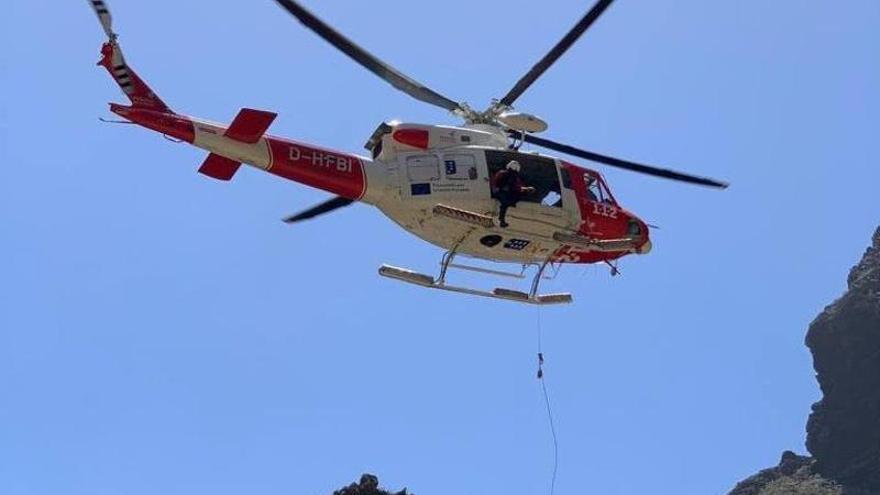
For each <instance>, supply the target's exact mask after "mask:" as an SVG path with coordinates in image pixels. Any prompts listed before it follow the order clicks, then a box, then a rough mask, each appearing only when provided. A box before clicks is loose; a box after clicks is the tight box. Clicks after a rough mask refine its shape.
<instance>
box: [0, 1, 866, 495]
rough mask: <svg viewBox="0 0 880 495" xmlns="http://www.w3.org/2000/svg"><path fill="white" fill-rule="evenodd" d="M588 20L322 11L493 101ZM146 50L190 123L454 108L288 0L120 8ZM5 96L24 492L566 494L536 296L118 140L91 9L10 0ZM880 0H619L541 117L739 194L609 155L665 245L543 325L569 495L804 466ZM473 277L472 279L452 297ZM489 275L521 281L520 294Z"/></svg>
mask: <svg viewBox="0 0 880 495" xmlns="http://www.w3.org/2000/svg"><path fill="white" fill-rule="evenodd" d="M587 4H588V2H577V1H569V0H566V1H556V2H543V3H542V4H540V5H537V4H535V3H534V2H528V1H525V0H511V1H507V2H496V1H484V2H472V1H465V0H446V1H444V2H441V3H432V4H416V3H413V2H406V1H403V0H376V1H373V2H343V1H341V0H333V1H330V0H328V1H325V2H317V1H311V2H308V3H307V5H308V6H309V7H311V8H312V9H313V10H314V11H315V12H316V13H318V14H319V15H320V16H322V17H323V18H325V19H326V20H328V21H330V22H331V23H332V24H334V25H335V26H337V27H338V28H339V29H341V30H343V31H344V32H346V33H347V34H349V35H350V36H351V37H352V38H353V39H355V40H357V41H358V42H360V43H361V44H363V45H364V46H365V47H367V48H369V49H370V50H372V51H374V52H375V53H377V54H379V55H380V56H381V57H383V58H384V59H386V60H388V61H389V62H391V63H392V64H394V65H395V66H397V67H398V68H400V69H402V70H403V71H405V72H407V73H409V74H410V75H412V76H414V77H416V78H417V79H419V80H422V81H424V82H426V83H427V84H429V85H430V86H432V87H433V88H435V89H437V90H439V91H440V92H442V93H444V94H446V95H448V96H450V97H452V98H454V99H461V100H465V101H468V102H470V103H471V104H472V105H474V106H478V107H482V106H483V105H485V104H486V103H487V102H488V100H489V98H491V97H493V96H494V97H498V96H501V95H502V94H503V93H504V92H506V91H507V89H508V88H510V87H511V86H512V85H513V84H514V82H515V81H516V80H517V78H519V77H520V76H521V74H522V73H524V72H525V71H526V70H527V69H528V68H529V67H530V66H531V64H533V63H534V62H535V61H536V60H537V59H538V58H539V57H540V56H541V55H542V54H543V53H544V52H545V51H546V50H547V49H548V48H549V47H550V46H552V44H553V43H555V42H556V41H557V40H558V38H559V37H560V36H561V35H562V34H563V33H564V32H565V30H567V29H568V28H569V27H570V26H571V25H572V24H573V23H574V22H575V20H576V19H577V18H578V17H579V16H580V15H582V13H583V11H584V10H585V9H586V8H587ZM110 7H111V9H112V11H113V13H114V16H115V21H116V30H117V31H118V32H119V33H120V35H121V42H122V44H123V47H124V49H125V53H126V56H127V58H128V61H129V63H130V64H131V65H132V66H134V67H135V69H136V70H137V71H138V72H139V73H140V74H141V75H142V76H143V77H144V78H145V79H146V80H147V81H148V82H149V83H150V84H151V85H152V86H153V87H154V89H155V90H156V91H157V92H158V93H159V94H160V95H161V96H162V98H163V99H164V100H165V101H166V102H168V103H169V105H170V106H171V107H172V108H174V109H175V110H178V111H180V112H182V113H186V114H190V115H196V116H200V117H204V118H208V119H212V120H217V121H225V120H229V119H231V118H232V117H233V116H234V115H235V114H236V112H237V111H238V109H239V108H240V107H242V106H248V107H253V108H263V109H268V110H273V111H277V112H278V113H279V117H278V119H277V120H276V122H275V124H274V125H273V127H272V130H271V131H272V132H273V133H275V134H279V135H286V136H289V137H293V138H298V139H302V140H306V141H311V142H314V143H317V144H323V145H326V146H332V147H335V148H337V149H341V150H347V151H353V152H360V151H361V146H362V144H363V142H364V141H365V140H366V138H367V137H368V136H369V134H370V133H371V132H372V131H373V129H374V128H375V126H376V125H377V124H378V123H379V122H380V121H382V120H384V119H391V118H399V119H402V120H406V121H413V122H440V123H455V120H453V119H452V118H451V117H449V116H447V115H444V114H443V112H441V111H437V110H436V109H435V108H432V107H429V106H427V105H423V104H420V103H418V102H415V101H414V100H411V99H409V98H407V97H406V96H405V95H402V94H399V93H397V92H396V91H394V90H393V89H391V88H390V87H389V86H387V85H386V84H385V83H383V82H381V81H379V80H377V79H375V78H374V76H372V75H371V74H369V73H367V72H366V71H364V70H363V69H361V68H360V67H358V66H356V65H354V64H353V63H351V62H349V61H348V59H346V58H345V57H344V56H342V55H341V54H339V53H337V52H335V51H334V50H333V49H332V48H330V47H329V46H328V45H327V44H326V43H324V42H323V41H321V40H319V39H318V38H317V37H316V36H314V35H313V34H312V33H311V32H308V31H306V30H305V29H304V28H303V27H301V26H300V25H299V24H297V23H295V22H294V21H292V20H291V19H289V18H288V16H287V14H285V13H284V12H282V11H281V9H280V8H278V7H277V6H276V5H275V4H274V2H272V1H269V0H264V1H259V2H210V3H209V2H204V1H189V2H172V1H169V0H157V1H155V2H132V1H129V0H115V1H112V2H111V3H110ZM2 23H3V28H2V30H0V32H2V36H3V38H4V39H3V41H4V46H5V47H6V48H5V50H4V52H3V55H2V59H0V60H2V65H0V68H2V92H0V101H2V106H0V159H2V164H3V165H2V168H0V171H2V172H0V173H2V175H0V222H2V227H3V228H2V243H0V277H2V278H0V280H2V283H0V398H2V399H0V492H2V493H4V494H9V495H34V494H36V495H41V494H46V495H48V494H53V495H57V494H90V495H95V494H116V493H128V494H133V495H136V494H153V493H165V494H191V493H214V494H227V493H228V494H238V493H244V492H248V493H261V494H276V493H277V494H291V493H307V494H316V495H320V494H327V493H330V492H331V491H332V490H333V489H335V488H338V487H340V486H342V485H344V484H346V483H348V482H350V481H351V480H353V479H356V478H357V477H358V476H359V475H360V473H362V472H365V471H369V472H374V473H376V474H378V475H379V476H380V479H381V480H382V481H383V483H384V484H386V485H388V486H390V487H402V486H408V487H410V488H411V489H412V490H414V491H416V493H418V494H420V495H430V494H439V493H449V492H450V490H452V489H454V490H456V492H461V493H475V494H476V493H512V494H526V493H528V494H532V493H546V490H547V488H548V484H549V476H550V472H551V468H552V446H551V443H550V438H549V433H548V431H547V424H546V418H545V415H544V414H545V413H544V409H543V408H544V406H543V402H542V399H541V395H540V387H539V383H538V382H537V381H536V380H535V377H534V373H535V346H536V343H535V336H536V321H537V311H536V309H535V308H532V307H521V306H518V305H514V304H512V303H507V302H504V301H491V300H490V301H487V300H482V299H479V300H478V299H473V298H468V297H464V296H459V295H454V294H442V293H436V292H433V291H426V290H421V289H418V288H415V287H412V286H406V285H402V284H397V283H394V282H392V281H389V280H386V279H381V278H380V277H378V276H377V274H376V268H377V267H378V266H379V265H380V264H381V263H384V262H390V263H392V264H398V265H402V266H410V267H414V268H416V269H420V270H424V271H430V270H432V269H433V268H434V267H435V266H436V262H437V260H438V259H439V256H440V252H439V250H438V249H437V248H434V247H432V246H430V245H427V244H425V243H423V242H421V241H419V240H418V239H416V238H414V237H412V236H410V235H409V234H407V233H406V232H403V231H401V230H400V229H399V228H398V227H397V226H395V225H394V224H393V223H392V222H390V221H389V220H387V219H385V218H384V217H383V216H382V215H381V214H380V213H379V212H378V211H376V210H372V209H370V208H368V207H364V206H354V207H351V208H348V209H346V210H343V211H340V212H338V213H336V214H334V215H328V216H326V217H323V218H322V219H321V220H320V221H314V222H311V223H304V224H301V225H299V226H296V227H289V226H286V225H284V224H283V223H281V222H280V221H279V219H280V218H282V217H283V216H285V215H286V214H289V213H291V212H296V211H298V210H299V209H301V208H303V207H307V206H309V205H311V204H313V203H315V202H318V201H321V200H323V199H324V198H325V197H326V195H325V194H324V193H322V192H320V191H315V190H311V189H308V188H306V187H304V186H300V185H298V184H294V183H290V182H285V181H283V180H281V179H279V178H276V177H273V176H269V175H266V174H262V173H260V172H258V171H256V170H252V169H247V170H243V171H242V173H239V174H238V176H236V178H235V180H234V181H233V182H232V183H230V184H224V183H220V182H216V181H211V180H210V179H207V178H205V177H202V176H200V175H199V174H197V173H196V172H195V171H196V169H197V168H198V165H199V164H200V163H201V161H202V159H203V156H204V153H203V152H201V151H199V150H196V149H192V148H187V147H186V146H184V145H175V144H172V143H169V142H167V141H165V140H163V139H162V138H161V136H159V135H156V134H154V133H150V132H148V131H146V130H142V129H138V128H135V127H133V126H114V125H109V124H102V123H100V122H99V121H98V117H101V116H107V114H108V112H107V111H106V106H105V105H106V102H108V101H124V100H123V96H122V95H121V94H120V92H119V91H118V89H117V88H116V87H115V86H114V85H113V83H112V81H111V80H110V79H109V78H108V76H107V74H106V73H105V72H104V71H103V70H102V69H100V68H98V67H95V66H94V62H95V61H96V60H97V58H98V49H99V47H100V44H101V42H102V41H103V39H102V38H103V34H102V32H101V30H100V28H99V26H98V24H97V22H96V20H95V19H94V17H93V14H92V12H91V10H90V9H89V7H88V5H87V4H86V2H49V1H46V0H36V1H32V2H13V3H12V4H11V5H9V6H8V7H7V9H6V15H4V16H3V21H2ZM878 24H880V4H878V3H877V2H876V1H873V0H850V1H848V2H843V3H839V4H835V5H831V4H828V3H827V2H820V1H817V0H801V1H794V0H780V1H775V2H763V1H756V0H749V1H744V2H732V1H726V2H704V1H699V0H678V1H676V0H663V1H653V2H635V1H627V0H620V1H619V2H617V3H616V4H615V5H614V6H613V7H612V8H611V9H610V10H609V11H608V12H607V13H606V14H605V16H603V18H602V19H601V21H600V22H599V23H598V24H597V25H596V26H595V28H594V29H592V30H591V31H590V32H589V33H588V34H587V35H586V36H585V37H584V39H582V40H581V41H580V42H579V43H578V44H577V45H576V46H575V47H574V48H573V49H572V50H570V51H569V53H568V54H566V55H565V57H564V58H563V59H562V60H561V61H560V62H559V63H558V64H557V65H556V66H554V67H553V68H552V69H551V70H550V71H549V72H548V73H547V74H546V75H545V77H544V78H542V79H541V80H540V81H539V82H538V83H537V84H535V85H534V86H533V87H532V88H531V89H530V90H529V92H527V93H526V94H525V95H524V96H523V97H522V98H521V99H520V100H519V102H518V103H519V105H518V107H519V109H521V110H527V111H532V112H535V113H537V114H539V115H541V116H542V117H544V118H545V119H546V120H548V121H549V122H550V124H551V128H550V130H549V131H548V132H547V136H548V137H550V138H552V139H556V140H560V141H566V142H571V143H572V144H578V145H582V146H584V147H586V148H589V149H594V150H596V151H599V152H605V153H609V154H616V155H619V156H621V157H625V158H631V159H635V160H643V161H647V162H653V163H658V164H665V165H668V166H672V167H675V168H681V169H684V170H688V171H691V172H694V173H698V174H705V175H711V176H716V177H720V178H725V179H727V180H729V181H731V182H732V184H733V185H732V186H731V188H730V189H729V190H728V191H725V192H717V191H710V190H705V189H700V188H694V187H688V186H683V185H679V184H675V183H670V182H666V181H662V180H655V179H651V178H647V177H641V176H637V175H633V174H628V173H625V172H618V171H614V170H604V172H606V176H607V178H608V180H609V181H610V183H611V187H612V188H613V191H614V193H615V195H616V197H617V198H618V200H620V201H621V202H622V203H623V204H624V205H625V206H626V207H628V208H629V209H631V210H633V211H634V212H636V213H638V214H639V215H640V216H642V217H643V218H645V219H646V220H649V221H651V222H652V223H656V224H659V225H661V226H662V229H661V230H659V231H656V232H655V233H654V246H655V249H654V252H652V253H651V254H650V255H649V256H645V257H640V258H636V259H628V260H627V261H626V262H625V263H623V264H622V266H621V270H622V272H623V276H621V277H617V278H615V279H613V280H612V279H611V278H610V277H609V276H608V274H607V270H605V269H602V268H593V267H588V268H580V267H569V268H567V269H564V270H563V272H562V274H561V275H560V277H559V279H557V280H556V281H555V282H554V283H552V284H548V289H549V290H558V289H570V290H572V291H573V292H574V293H575V297H576V304H574V305H572V306H570V307H563V308H558V307H553V308H546V309H544V310H542V315H541V317H542V320H543V328H544V352H545V355H546V357H547V364H546V376H547V380H548V385H549V387H550V390H551V394H552V401H553V406H554V409H555V413H556V422H557V429H558V432H559V436H560V466H559V478H558V482H557V493H559V494H564V493H604V494H631V493H670V494H672V493H675V494H695V495H696V494H700V495H702V494H707V493H724V492H726V491H727V490H729V489H730V488H731V487H732V486H733V484H734V483H735V482H736V481H737V480H739V479H741V478H743V477H745V476H746V475H749V474H752V473H754V472H755V471H757V470H758V469H759V468H764V467H767V466H769V465H774V464H775V463H776V462H777V461H778V458H779V455H780V453H781V452H782V450H784V449H792V450H796V451H798V452H803V451H804V447H803V440H804V424H805V420H806V417H807V415H808V413H809V406H810V404H811V403H812V402H814V401H815V400H817V399H818V397H819V393H818V388H817V386H816V384H815V381H814V379H813V372H812V367H811V359H810V355H809V353H808V351H807V349H806V348H805V347H804V345H803V337H804V333H805V330H806V326H807V324H808V323H809V322H810V320H811V319H812V318H813V317H814V316H815V315H816V314H817V312H818V311H819V310H821V308H822V307H823V306H824V305H825V304H827V303H829V302H831V301H832V300H833V299H834V298H835V297H837V296H838V295H839V294H840V293H841V292H842V291H843V290H844V288H845V278H846V273H847V271H848V269H849V267H850V266H851V265H852V264H853V263H855V261H856V260H857V259H858V257H859V256H860V255H861V253H862V251H863V249H864V248H865V246H866V245H867V243H868V240H869V237H870V234H871V232H872V231H873V229H874V227H875V226H876V225H877V224H878V221H880V201H878V199H877V198H878V196H877V183H878V181H880V172H878V169H877V164H878V159H880V152H878V148H877V139H878V129H880V94H878V91H877V88H878V86H880V59H878V58H877V56H876V48H877V46H880V31H878V29H877V26H878ZM459 279H462V280H465V281H472V280H471V279H470V278H468V277H461V276H460V277H459ZM493 282H494V281H493Z"/></svg>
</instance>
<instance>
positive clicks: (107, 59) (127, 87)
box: [98, 39, 174, 113]
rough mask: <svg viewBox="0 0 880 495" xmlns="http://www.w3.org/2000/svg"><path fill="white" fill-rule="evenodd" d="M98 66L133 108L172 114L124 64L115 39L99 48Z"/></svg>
mask: <svg viewBox="0 0 880 495" xmlns="http://www.w3.org/2000/svg"><path fill="white" fill-rule="evenodd" d="M98 65H101V66H103V67H104V68H105V69H107V72H109V73H110V76H111V77H113V79H114V80H115V81H116V84H118V85H119V88H120V89H122V92H123V93H125V95H126V96H128V99H129V100H131V104H132V106H133V107H135V108H142V109H144V110H153V111H157V112H163V113H174V112H172V111H171V109H170V108H168V105H166V104H165V102H163V101H162V100H161V99H160V98H159V97H158V96H156V93H154V92H153V90H152V89H150V87H149V86H147V83H145V82H144V81H143V80H142V79H141V78H140V77H138V75H137V74H136V73H135V71H134V70H132V69H131V67H129V66H128V64H127V63H125V58H124V57H123V56H122V50H121V49H120V48H119V44H118V43H117V42H116V40H115V39H111V40H110V41H108V42H106V43H104V46H102V47H101V60H100V61H98Z"/></svg>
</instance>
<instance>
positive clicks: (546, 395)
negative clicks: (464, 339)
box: [537, 305, 559, 495]
mask: <svg viewBox="0 0 880 495" xmlns="http://www.w3.org/2000/svg"><path fill="white" fill-rule="evenodd" d="M537 308H538V381H540V382H541V392H542V393H543V395H544V405H545V406H546V407H547V421H548V423H549V424H550V435H551V436H552V438H553V476H552V477H551V478H550V495H554V492H555V490H556V471H557V470H558V469H559V441H558V440H557V438H556V426H555V425H554V423H553V410H552V409H551V408H550V394H549V393H548V392H547V384H546V383H545V381H544V351H543V349H542V346H541V340H542V335H541V334H542V333H543V329H542V328H541V306H540V305H538V306H537Z"/></svg>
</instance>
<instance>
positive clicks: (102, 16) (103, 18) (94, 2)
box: [88, 0, 116, 40]
mask: <svg viewBox="0 0 880 495" xmlns="http://www.w3.org/2000/svg"><path fill="white" fill-rule="evenodd" d="M88 2H89V4H91V6H92V9H93V10H94V11H95V14H97V15H98V20H99V21H100V22H101V27H103V28H104V32H105V33H107V37H108V38H110V39H111V40H112V39H115V38H116V33H114V32H113V17H112V16H111V15H110V9H108V8H107V4H106V3H104V0H88Z"/></svg>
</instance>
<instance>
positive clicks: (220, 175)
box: [199, 153, 241, 180]
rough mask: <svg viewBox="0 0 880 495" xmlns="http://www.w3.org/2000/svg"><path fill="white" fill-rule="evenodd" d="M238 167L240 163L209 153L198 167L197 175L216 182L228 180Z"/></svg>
mask: <svg viewBox="0 0 880 495" xmlns="http://www.w3.org/2000/svg"><path fill="white" fill-rule="evenodd" d="M240 166H241V162H237V161H235V160H231V159H229V158H226V157H225V156H220V155H218V154H215V153H211V154H210V155H208V158H206V159H205V162H204V163H202V166H201V167H199V173H201V174H205V175H207V176H208V177H213V178H215V179H218V180H230V179H232V176H233V175H235V172H237V171H238V167H240Z"/></svg>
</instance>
